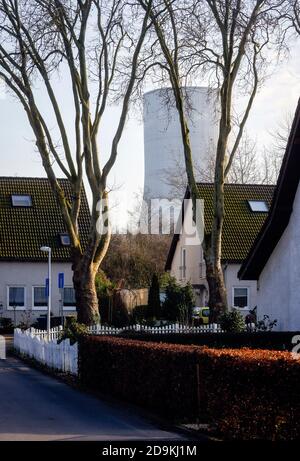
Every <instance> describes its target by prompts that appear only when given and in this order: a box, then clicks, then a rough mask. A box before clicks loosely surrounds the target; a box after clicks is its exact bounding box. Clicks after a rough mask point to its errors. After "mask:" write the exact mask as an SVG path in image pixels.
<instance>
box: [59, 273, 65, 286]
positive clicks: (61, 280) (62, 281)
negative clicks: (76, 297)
mask: <svg viewBox="0 0 300 461" xmlns="http://www.w3.org/2000/svg"><path fill="white" fill-rule="evenodd" d="M64 286H65V274H64V273H63V272H59V274H58V288H64Z"/></svg>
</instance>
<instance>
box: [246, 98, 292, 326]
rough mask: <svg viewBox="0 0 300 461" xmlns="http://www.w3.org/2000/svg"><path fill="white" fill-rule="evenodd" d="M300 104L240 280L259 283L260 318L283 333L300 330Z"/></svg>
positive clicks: (258, 303) (258, 305)
mask: <svg viewBox="0 0 300 461" xmlns="http://www.w3.org/2000/svg"><path fill="white" fill-rule="evenodd" d="M299 180H300V101H299V103H298V107H297V110H296V115H295V118H294V122H293V125H292V129H291V133H290V136H289V140H288V143H287V147H286V152H285V156H284V159H283V163H282V167H281V171H280V174H279V178H278V182H277V187H276V191H275V194H274V200H273V203H272V207H271V210H270V213H269V216H268V219H267V220H266V222H265V224H264V226H263V227H262V229H261V231H260V233H259V234H258V236H257V238H256V240H255V242H254V244H253V246H252V248H251V250H250V252H249V254H248V257H247V258H246V259H245V261H244V263H243V265H242V267H241V269H240V271H239V277H240V279H241V283H244V280H252V281H255V282H257V290H258V291H257V308H258V315H259V317H263V315H269V317H270V319H271V320H275V319H277V321H278V324H277V329H279V330H291V331H294V330H300V187H299Z"/></svg>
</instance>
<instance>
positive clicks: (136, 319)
mask: <svg viewBox="0 0 300 461" xmlns="http://www.w3.org/2000/svg"><path fill="white" fill-rule="evenodd" d="M147 317H148V305H143V306H136V307H135V308H134V309H133V310H132V319H133V323H144V322H145V321H146V319H147Z"/></svg>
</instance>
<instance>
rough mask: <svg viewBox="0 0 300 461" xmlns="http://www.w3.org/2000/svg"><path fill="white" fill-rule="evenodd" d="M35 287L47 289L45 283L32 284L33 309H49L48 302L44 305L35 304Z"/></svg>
mask: <svg viewBox="0 0 300 461" xmlns="http://www.w3.org/2000/svg"><path fill="white" fill-rule="evenodd" d="M35 288H44V290H45V291H46V287H45V285H32V289H31V293H32V310H33V311H45V310H47V309H48V302H47V304H46V305H44V306H35V305H34V289H35Z"/></svg>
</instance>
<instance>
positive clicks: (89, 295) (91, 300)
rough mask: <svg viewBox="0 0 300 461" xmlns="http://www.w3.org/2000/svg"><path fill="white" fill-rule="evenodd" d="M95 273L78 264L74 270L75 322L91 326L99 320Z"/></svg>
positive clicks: (89, 268) (90, 268)
mask: <svg viewBox="0 0 300 461" xmlns="http://www.w3.org/2000/svg"><path fill="white" fill-rule="evenodd" d="M95 277H96V271H95V270H94V269H93V268H92V267H91V266H88V267H84V266H83V265H82V264H79V265H78V266H77V267H75V268H74V272H73V284H74V289H75V299H76V310H77V321H78V322H79V323H84V324H85V325H93V324H95V323H97V322H98V320H99V304H98V297H97V292H96V287H95Z"/></svg>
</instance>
